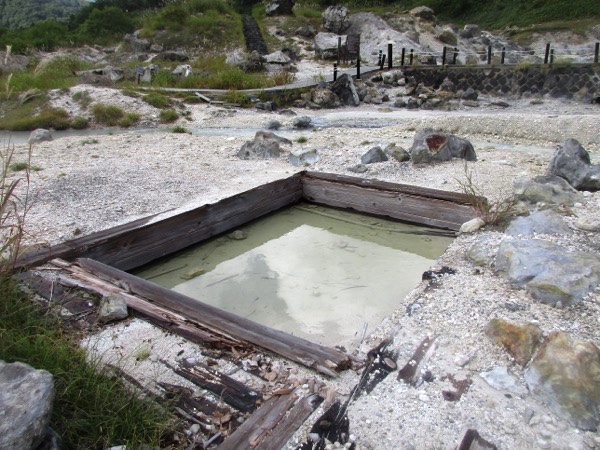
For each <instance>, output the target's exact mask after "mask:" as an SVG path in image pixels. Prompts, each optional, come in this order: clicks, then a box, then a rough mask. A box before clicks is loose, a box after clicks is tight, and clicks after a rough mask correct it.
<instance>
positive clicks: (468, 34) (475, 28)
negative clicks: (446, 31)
mask: <svg viewBox="0 0 600 450" xmlns="http://www.w3.org/2000/svg"><path fill="white" fill-rule="evenodd" d="M480 34H481V30H480V29H479V25H473V24H467V25H465V26H464V28H463V29H462V30H461V31H460V33H459V35H460V37H462V38H465V39H472V38H474V37H477V36H479V35H480Z"/></svg>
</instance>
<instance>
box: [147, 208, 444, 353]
mask: <svg viewBox="0 0 600 450" xmlns="http://www.w3.org/2000/svg"><path fill="white" fill-rule="evenodd" d="M239 230H240V231H242V232H243V233H244V234H245V236H246V237H245V238H244V239H240V240H238V239H235V238H233V237H232V236H222V237H218V238H215V239H213V240H211V241H208V242H206V243H203V244H200V245H198V246H195V247H193V248H190V249H187V250H184V251H182V252H179V253H177V254H175V255H173V256H171V257H168V258H165V259H163V260H161V261H159V262H158V263H155V264H152V265H149V266H146V267H144V268H142V269H141V270H139V271H138V272H136V275H138V276H140V277H142V278H146V279H149V280H151V281H153V282H155V283H157V284H160V285H162V286H165V287H168V288H171V289H173V290H175V291H177V292H180V293H182V294H185V295H187V296H190V297H193V298H196V299H198V300H200V301H202V302H205V303H208V304H211V305H213V306H216V307H219V308H222V309H224V310H227V311H230V312H233V313H235V314H238V315H241V316H244V317H247V318H249V319H251V320H254V321H256V322H259V323H262V324H264V325H267V326H269V327H272V328H276V329H279V330H282V331H286V332H288V333H291V334H294V335H297V336H300V337H303V338H306V339H309V340H311V341H313V342H318V343H322V344H325V345H344V346H346V347H347V348H348V347H352V346H355V345H356V344H358V343H360V341H361V340H362V339H363V338H364V336H365V335H367V334H368V333H369V332H371V331H372V330H373V329H374V328H375V327H376V326H377V325H378V324H379V323H380V322H381V320H382V319H383V318H384V317H385V316H387V315H389V314H390V313H392V312H393V311H394V310H395V309H396V308H397V307H398V305H399V304H400V301H401V300H402V299H403V298H404V297H405V296H406V295H407V294H408V293H409V292H410V291H411V290H412V289H413V288H414V287H415V286H416V285H417V283H418V282H419V281H420V280H421V275H422V273H423V272H424V271H426V270H428V269H429V268H430V267H431V266H432V265H433V264H434V263H435V261H436V259H437V258H438V257H439V256H440V255H441V254H442V253H443V252H444V251H445V250H446V248H447V247H448V245H449V244H450V243H451V241H452V238H451V237H439V236H424V235H419V234H418V233H422V232H428V231H431V230H430V229H427V228H423V227H418V226H413V225H407V224H403V223H398V222H393V221H388V220H383V219H380V218H373V217H369V216H365V215H361V214H356V213H352V212H347V211H339V210H335V209H331V208H324V207H319V206H315V205H309V204H304V203H301V204H299V205H296V206H292V207H289V208H287V209H284V210H282V211H279V212H277V213H275V214H273V215H270V216H268V217H265V218H262V219H260V220H257V221H255V222H252V223H250V224H247V225H245V226H243V227H241V228H239ZM415 233H417V234H415Z"/></svg>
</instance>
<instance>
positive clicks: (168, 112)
mask: <svg viewBox="0 0 600 450" xmlns="http://www.w3.org/2000/svg"><path fill="white" fill-rule="evenodd" d="M159 119H160V121H161V122H162V123H172V122H175V121H176V120H177V119H179V114H177V111H175V110H174V109H164V110H162V111H161V112H160V114H159Z"/></svg>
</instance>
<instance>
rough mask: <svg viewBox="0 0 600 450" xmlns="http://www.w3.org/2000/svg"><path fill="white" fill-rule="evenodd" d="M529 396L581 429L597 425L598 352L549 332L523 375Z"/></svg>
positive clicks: (599, 398) (599, 413) (599, 412)
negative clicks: (545, 404)
mask: <svg viewBox="0 0 600 450" xmlns="http://www.w3.org/2000/svg"><path fill="white" fill-rule="evenodd" d="M525 381H526V382H527V385H528V387H529V390H530V391H531V393H532V394H533V395H534V396H536V397H537V398H539V399H540V400H541V401H543V402H544V403H547V404H548V406H550V408H551V409H552V410H553V411H554V412H555V413H556V414H558V415H560V416H562V417H564V418H565V419H567V420H568V421H569V422H571V423H572V424H573V425H574V426H576V427H578V428H580V429H582V430H591V431H596V430H597V429H598V425H599V424H600V350H599V349H598V347H596V346H595V345H593V344H592V343H590V342H585V341H582V340H578V339H575V338H573V337H571V336H570V335H568V334H566V333H562V332H555V333H552V334H551V335H550V336H548V338H547V339H546V341H545V342H544V344H543V345H542V347H541V348H540V350H539V351H538V353H537V355H536V357H535V358H534V359H533V361H532V363H531V365H530V367H529V368H528V369H527V371H526V372H525Z"/></svg>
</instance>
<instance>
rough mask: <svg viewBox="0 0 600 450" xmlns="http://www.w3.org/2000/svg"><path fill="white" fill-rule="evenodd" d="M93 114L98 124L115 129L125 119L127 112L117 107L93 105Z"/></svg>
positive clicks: (102, 104)
mask: <svg viewBox="0 0 600 450" xmlns="http://www.w3.org/2000/svg"><path fill="white" fill-rule="evenodd" d="M92 114H93V115H94V119H96V122H98V123H100V124H103V125H108V126H111V127H114V126H116V125H118V124H119V121H120V120H121V119H123V117H125V111H123V109H122V108H120V107H118V106H116V105H107V104H104V103H95V104H93V105H92Z"/></svg>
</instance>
